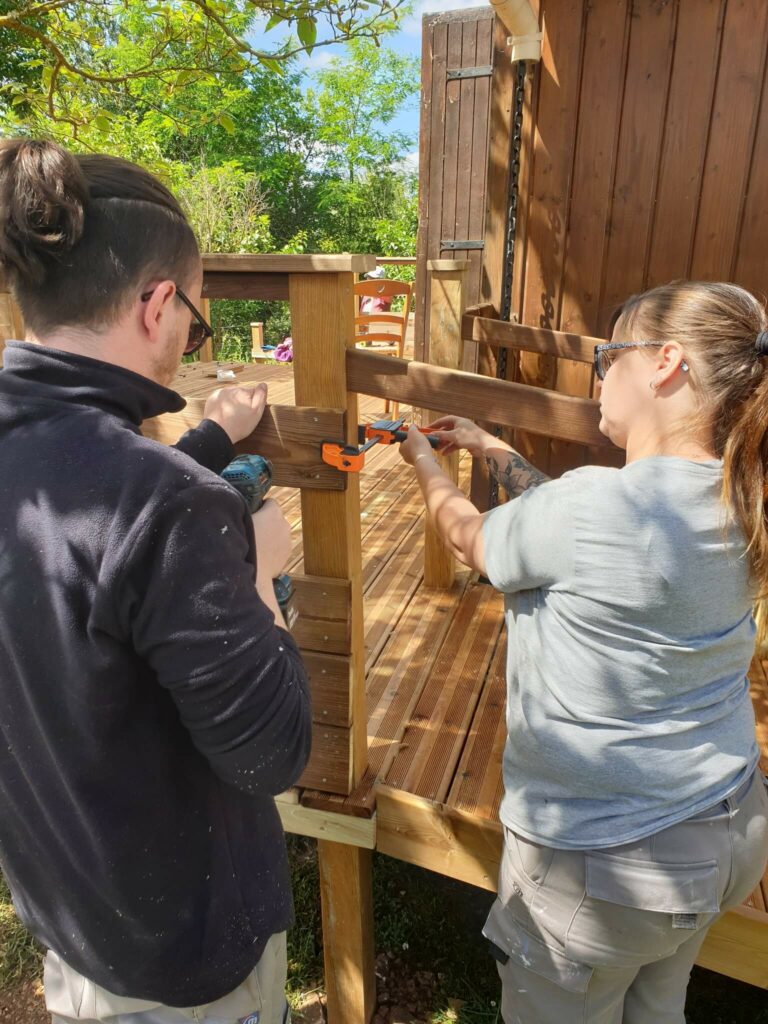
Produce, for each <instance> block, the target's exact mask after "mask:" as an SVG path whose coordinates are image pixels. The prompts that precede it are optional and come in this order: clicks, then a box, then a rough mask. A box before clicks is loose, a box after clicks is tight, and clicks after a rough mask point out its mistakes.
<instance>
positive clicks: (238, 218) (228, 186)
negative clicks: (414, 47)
mask: <svg viewBox="0 0 768 1024" xmlns="http://www.w3.org/2000/svg"><path fill="white" fill-rule="evenodd" d="M35 6H36V7H38V6H39V5H37V4H36V5H35ZM45 7H46V11H47V13H44V14H41V15H39V16H38V18H37V20H36V21H33V20H32V19H31V18H28V17H26V15H24V14H23V12H24V11H26V10H27V9H28V8H27V7H24V5H20V6H19V5H16V4H15V3H11V2H10V0H0V44H2V42H3V41H4V40H7V41H9V43H10V44H11V45H9V46H6V47H5V48H2V47H1V46H0V135H2V134H28V135H32V136H48V137H51V138H53V139H55V140H56V141H58V142H61V143H62V144H63V145H66V146H68V147H69V148H71V149H74V150H76V151H77V150H79V151H96V152H99V151H101V152H109V153H113V154H115V155H117V156H123V157H125V158H126V159H129V160H134V161H136V162H137V163H140V164H143V165H144V166H146V167H147V168H148V169H149V170H151V171H153V172H154V173H155V174H157V175H158V176H159V177H160V178H161V179H163V180H164V181H165V182H166V184H167V185H168V186H169V187H170V188H171V189H172V190H173V191H174V192H175V193H176V194H177V195H178V196H179V197H180V199H181V201H182V202H183V204H184V206H185V208H186V209H187V211H188V214H189V217H190V220H191V222H192V224H193V226H194V228H195V230H196V232H197V234H198V237H199V239H200V244H201V248H202V249H203V250H204V251H218V252H289V253H303V252H370V253H377V254H381V255H411V254H413V253H414V251H415V244H416V225H417V202H416V191H417V185H416V180H415V176H414V175H413V174H412V173H411V172H410V171H409V170H408V169H407V167H406V166H405V164H404V162H403V161H404V157H405V156H406V154H407V153H408V151H409V150H410V149H411V148H412V147H413V146H414V145H415V136H414V135H413V134H408V133H403V132H396V131H393V130H392V127H391V126H392V121H393V119H394V118H395V117H396V116H397V115H398V113H399V112H400V111H401V110H402V109H404V107H405V106H406V104H408V103H409V102H411V101H412V100H413V99H414V98H415V97H416V95H417V92H418V67H417V62H416V61H415V60H413V59H411V58H406V57H402V56H400V55H399V54H397V53H395V52H394V51H392V50H390V49H388V48H386V47H377V46H376V45H375V43H374V42H373V41H372V40H371V39H370V38H368V36H369V35H371V34H372V32H373V27H372V26H373V25H374V24H375V26H376V31H377V33H378V34H383V33H385V31H386V29H387V25H388V24H390V23H391V22H392V21H393V19H394V15H395V14H396V13H397V11H398V9H400V10H402V11H404V10H405V9H406V8H405V7H404V6H403V4H402V0H398V2H394V0H393V2H391V3H390V4H389V5H388V4H387V3H386V2H385V0H378V2H377V3H370V4H369V5H368V7H367V8H365V5H361V4H359V3H358V2H357V0H343V2H342V0H334V2H333V3H331V2H330V0H327V2H326V0H324V2H323V3H312V2H302V4H295V3H294V4H281V3H277V2H274V3H273V2H272V0H269V3H267V2H264V3H262V2H258V3H254V2H252V0H226V2H225V0H220V2H218V3H208V4H207V8H206V9H207V10H208V14H206V13H205V11H203V10H202V7H206V4H205V3H202V5H201V3H198V2H197V0H178V2H176V3H174V4H172V5H169V4H158V3H153V2H148V3H146V4H135V3H128V2H127V0H125V2H124V0H121V2H117V0H82V2H72V3H69V2H57V0H54V2H53V4H52V5H51V4H50V3H46V4H45ZM331 8H333V10H334V12H335V13H334V17H336V15H338V18H341V20H342V21H343V23H344V25H343V28H342V27H340V26H339V25H338V24H337V25H336V27H335V28H333V27H329V25H330V23H329V21H328V17H329V11H330V10H331ZM342 8H344V11H343V10H342ZM364 9H367V11H368V14H365V13H364ZM18 10H22V14H18ZM12 11H16V12H17V13H16V14H14V15H13V17H11V12H12ZM269 11H271V15H270V18H271V21H272V23H273V24H272V30H273V31H274V33H275V36H276V37H277V36H281V37H282V40H283V41H282V42H278V43H276V45H275V48H274V50H275V53H276V54H278V55H279V57H280V60H281V65H280V70H281V73H280V74H276V73H275V71H274V68H273V66H272V65H271V64H270V63H269V62H265V61H263V60H253V59H251V55H249V54H248V53H245V52H243V51H241V50H239V49H238V47H237V46H236V45H230V44H232V38H231V35H227V31H230V30H231V32H233V33H234V35H235V36H236V37H237V38H240V37H242V36H244V35H246V36H247V35H248V34H249V32H250V30H251V29H252V28H253V25H254V24H255V22H254V17H255V15H256V14H258V13H259V12H260V13H261V14H262V16H263V15H264V14H265V12H269ZM323 12H325V13H323ZM385 12H388V13H387V15H386V17H384V13H385ZM224 15H226V17H225V18H224ZM299 15H300V16H301V17H305V16H306V18H310V19H314V23H313V24H314V28H313V29H308V28H307V27H306V26H305V27H304V28H301V29H299V27H298V26H299V24H300V21H297V17H299ZM215 16H221V17H222V18H224V21H225V24H224V25H223V27H219V26H218V22H217V21H216V17H215ZM338 18H337V19H336V20H337V21H338ZM4 19H5V21H4ZM8 19H10V21H9V20H8ZM371 19H373V20H371ZM21 22H23V25H22V24H21ZM13 26H15V27H13ZM286 28H287V29H289V30H290V31H291V32H295V33H298V39H296V38H295V37H286V36H285V29H286ZM27 30H29V31H27ZM30 32H31V34H30ZM313 32H316V35H315V38H314V42H313V41H312V35H313ZM334 33H335V34H336V37H339V34H341V36H343V37H346V36H349V37H350V38H352V37H354V36H355V35H358V36H359V38H357V39H355V38H352V41H351V42H350V43H348V45H347V48H346V51H345V52H344V54H343V56H339V57H336V58H334V59H333V60H332V61H331V62H330V64H329V65H328V66H327V67H326V68H324V69H323V70H322V71H320V72H318V73H317V74H316V75H315V76H314V78H313V79H312V81H311V82H310V83H309V85H308V83H307V78H306V76H304V75H302V74H301V73H300V71H299V70H298V68H297V66H296V63H295V61H294V60H293V59H291V58H290V57H288V56H287V54H288V53H289V52H290V50H291V47H293V46H294V44H295V45H301V46H303V47H304V48H305V49H308V48H310V47H311V46H312V45H317V46H319V45H322V44H323V40H326V41H327V39H328V38H329V37H334ZM203 37H205V39H206V40H207V41H206V44H205V45H206V47H207V49H206V50H205V52H204V53H201V50H200V47H201V46H202V40H203ZM250 38H253V34H252V32H251V34H250ZM291 38H293V42H291ZM49 44H51V45H53V44H55V47H58V48H59V50H61V53H62V54H64V55H65V57H66V60H65V62H64V63H63V64H62V63H61V61H60V60H59V59H58V58H56V57H52V53H53V52H54V51H53V50H51V49H50V46H49ZM70 65H71V67H70ZM75 65H76V67H75ZM73 68H74V70H73ZM86 72H87V73H86ZM107 79H109V82H107V81H106V80H107ZM117 79H119V81H117V83H116V84H114V83H115V82H116V80H117ZM110 83H112V84H110ZM414 120H415V119H414ZM407 275H408V271H407V270H406V271H405V272H403V270H402V268H397V271H396V276H398V277H401V276H407ZM212 319H213V321H214V327H215V336H214V351H215V352H216V353H217V354H218V355H219V356H220V357H221V358H222V359H224V358H232V359H246V358H248V356H249V354H250V349H251V333H250V323H251V322H252V321H262V322H263V323H264V324H265V333H266V340H267V341H268V342H269V343H271V344H278V343H279V342H280V341H281V340H282V338H283V337H284V336H285V335H287V334H289V333H290V322H289V318H288V314H287V311H286V307H285V306H284V305H282V304H277V303H258V304H256V303H240V302H226V303H215V304H214V309H213V311H212Z"/></svg>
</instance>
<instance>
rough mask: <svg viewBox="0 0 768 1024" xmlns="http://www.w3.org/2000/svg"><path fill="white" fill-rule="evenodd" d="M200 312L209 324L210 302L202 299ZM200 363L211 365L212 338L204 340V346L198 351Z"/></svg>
mask: <svg viewBox="0 0 768 1024" xmlns="http://www.w3.org/2000/svg"><path fill="white" fill-rule="evenodd" d="M200 312H201V313H202V314H203V316H204V317H205V319H206V320H207V321H208V323H210V322H211V300H210V299H202V300H201V303H200ZM200 362H201V363H212V362H213V338H206V339H205V344H204V345H203V347H202V348H201V349H200Z"/></svg>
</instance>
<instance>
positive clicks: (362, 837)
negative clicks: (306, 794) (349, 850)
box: [275, 797, 376, 850]
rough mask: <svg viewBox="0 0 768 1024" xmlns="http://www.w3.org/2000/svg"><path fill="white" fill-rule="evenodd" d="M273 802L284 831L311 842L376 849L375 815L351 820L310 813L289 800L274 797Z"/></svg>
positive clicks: (310, 811) (309, 810) (351, 818)
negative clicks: (309, 838)
mask: <svg viewBox="0 0 768 1024" xmlns="http://www.w3.org/2000/svg"><path fill="white" fill-rule="evenodd" d="M275 803H276V804H277V809H278V811H279V813H280V820H281V821H282V823H283V828H284V829H285V831H286V832H292V833H294V834H295V835H298V836H310V837H311V838H312V839H325V840H328V841H329V842H332V843H344V844H345V845H346V846H359V847H360V848H361V849H363V850H373V849H375V848H376V816H375V815H374V816H373V817H372V818H355V817H353V816H352V815H350V814H339V813H337V812H336V811H314V810H311V809H310V808H309V807H302V805H301V804H300V803H297V802H296V801H295V800H293V799H283V798H282V797H277V799H276V801H275Z"/></svg>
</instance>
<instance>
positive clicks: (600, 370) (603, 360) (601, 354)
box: [594, 341, 664, 380]
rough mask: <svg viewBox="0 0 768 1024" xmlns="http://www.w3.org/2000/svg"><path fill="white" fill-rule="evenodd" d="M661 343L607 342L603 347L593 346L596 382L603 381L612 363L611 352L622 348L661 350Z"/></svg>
mask: <svg viewBox="0 0 768 1024" xmlns="http://www.w3.org/2000/svg"><path fill="white" fill-rule="evenodd" d="M663 344H664V342H663V341H608V342H606V343H605V344H604V345H595V354H594V367H595V376H596V377H597V379H598V380H605V375H606V373H608V371H609V370H610V368H611V364H612V363H613V355H611V353H612V352H615V351H617V349H622V348H661V346H662V345H663Z"/></svg>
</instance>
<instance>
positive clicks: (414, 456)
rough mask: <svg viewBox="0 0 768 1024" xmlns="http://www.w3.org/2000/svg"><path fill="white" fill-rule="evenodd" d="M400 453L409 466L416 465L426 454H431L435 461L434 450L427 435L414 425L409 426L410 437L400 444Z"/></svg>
mask: <svg viewBox="0 0 768 1024" xmlns="http://www.w3.org/2000/svg"><path fill="white" fill-rule="evenodd" d="M400 454H401V455H402V457H403V459H405V461H406V462H407V463H408V465H409V466H415V465H416V463H417V462H418V461H419V459H421V458H422V457H423V456H424V455H429V457H430V458H431V459H432V461H434V452H433V450H432V445H431V444H430V443H429V441H428V440H427V435H426V434H422V432H421V431H420V430H419V428H418V427H414V426H411V427H409V428H408V437H407V438H406V439H405V441H403V442H402V443H401V444H400Z"/></svg>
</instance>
